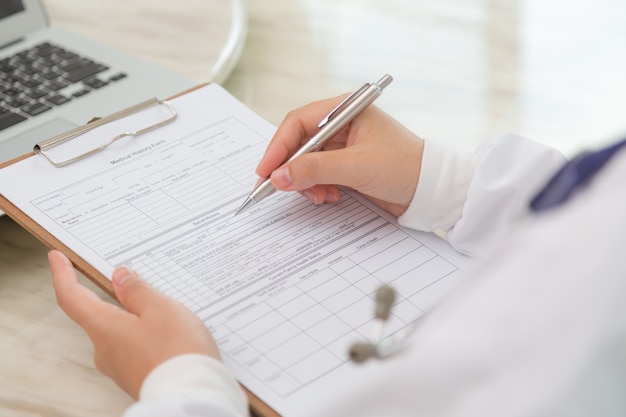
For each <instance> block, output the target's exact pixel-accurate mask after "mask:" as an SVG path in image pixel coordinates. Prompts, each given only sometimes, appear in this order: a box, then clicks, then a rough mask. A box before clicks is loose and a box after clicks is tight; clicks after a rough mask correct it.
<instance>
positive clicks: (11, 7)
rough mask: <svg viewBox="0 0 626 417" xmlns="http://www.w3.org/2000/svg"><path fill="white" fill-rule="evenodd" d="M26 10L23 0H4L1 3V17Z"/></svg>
mask: <svg viewBox="0 0 626 417" xmlns="http://www.w3.org/2000/svg"><path fill="white" fill-rule="evenodd" d="M22 10H24V3H22V0H2V2H1V3H0V19H4V18H5V17H7V16H11V15H12V14H15V13H17V12H21V11H22Z"/></svg>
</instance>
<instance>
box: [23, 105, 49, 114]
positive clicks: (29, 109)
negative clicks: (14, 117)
mask: <svg viewBox="0 0 626 417" xmlns="http://www.w3.org/2000/svg"><path fill="white" fill-rule="evenodd" d="M51 108H52V107H50V106H48V105H46V104H43V103H40V102H36V103H32V104H29V105H27V106H24V107H22V108H21V109H20V110H21V111H23V112H24V113H27V114H30V115H31V116H36V115H38V114H41V113H43V112H45V111H47V110H50V109H51Z"/></svg>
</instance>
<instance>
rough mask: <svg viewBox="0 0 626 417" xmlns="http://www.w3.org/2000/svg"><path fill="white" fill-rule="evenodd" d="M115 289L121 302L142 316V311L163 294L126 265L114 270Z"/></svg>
mask: <svg viewBox="0 0 626 417" xmlns="http://www.w3.org/2000/svg"><path fill="white" fill-rule="evenodd" d="M112 280H113V289H114V291H115V296H116V297H117V299H118V300H119V302H120V303H121V304H122V305H123V306H124V307H125V308H126V310H128V311H129V312H130V313H132V314H135V315H137V316H141V314H142V312H143V311H144V310H145V309H146V308H147V307H149V306H151V305H154V304H155V303H156V302H157V301H159V300H162V299H163V296H162V295H161V293H159V292H158V291H157V290H156V289H155V288H153V287H152V286H151V285H150V284H149V283H147V282H146V281H144V280H143V279H141V278H140V277H139V275H137V273H136V272H135V271H133V270H131V269H128V268H126V267H119V268H117V269H116V270H115V271H114V272H113V277H112Z"/></svg>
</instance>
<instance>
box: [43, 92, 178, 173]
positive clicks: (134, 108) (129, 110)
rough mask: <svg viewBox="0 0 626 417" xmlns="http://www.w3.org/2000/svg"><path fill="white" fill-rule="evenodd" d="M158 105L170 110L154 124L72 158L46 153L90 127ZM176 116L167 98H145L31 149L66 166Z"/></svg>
mask: <svg viewBox="0 0 626 417" xmlns="http://www.w3.org/2000/svg"><path fill="white" fill-rule="evenodd" d="M158 105H163V106H165V107H166V108H167V109H168V110H169V111H170V112H171V115H170V116H169V117H168V118H166V119H164V120H161V121H160V122H157V123H154V124H152V125H150V126H147V127H144V128H143V129H139V130H134V131H130V132H122V133H120V134H119V135H117V136H115V137H113V138H111V139H109V141H107V142H106V143H104V144H103V145H100V146H98V147H96V148H93V149H91V150H89V151H87V152H83V153H81V154H80V155H77V156H75V157H73V158H70V159H67V160H64V161H56V160H55V159H54V158H53V157H52V156H51V155H50V153H48V150H50V149H52V148H54V147H55V146H58V145H60V144H62V143H65V142H67V141H69V140H72V139H74V138H76V137H78V136H81V135H83V134H85V133H87V132H88V131H90V130H92V129H95V128H97V127H99V126H102V125H104V124H107V123H110V122H113V121H116V120H119V119H122V118H124V117H126V116H130V115H131V114H134V113H137V112H139V111H141V110H144V109H147V108H149V107H152V106H158ZM177 117H178V113H177V112H176V109H174V107H173V106H172V104H171V103H170V102H169V101H167V100H159V99H157V98H151V99H150V100H146V101H144V102H142V103H139V104H135V105H134V106H132V107H128V108H126V109H124V110H121V111H119V112H117V113H113V114H111V115H109V116H106V117H102V118H96V119H93V120H92V121H90V122H88V123H87V124H86V125H83V126H79V127H77V128H75V129H72V130H70V131H68V132H65V133H62V134H60V135H57V136H54V137H52V138H50V139H47V140H45V141H43V142H40V143H38V144H36V145H35V146H34V148H33V150H34V151H35V153H37V154H41V155H43V156H45V157H46V159H47V160H48V161H50V163H51V164H52V165H54V166H55V167H57V168H60V167H63V166H66V165H70V164H72V163H74V162H76V161H80V160H81V159H84V158H87V157H89V156H91V155H93V154H95V153H98V152H100V151H102V150H104V149H105V148H106V147H108V146H109V145H111V144H112V143H113V142H115V141H117V140H119V139H121V138H124V137H127V136H139V135H142V134H144V133H147V132H150V131H151V130H154V129H158V128H159V127H161V126H163V125H166V124H168V123H171V122H173V121H174V120H176V118H177Z"/></svg>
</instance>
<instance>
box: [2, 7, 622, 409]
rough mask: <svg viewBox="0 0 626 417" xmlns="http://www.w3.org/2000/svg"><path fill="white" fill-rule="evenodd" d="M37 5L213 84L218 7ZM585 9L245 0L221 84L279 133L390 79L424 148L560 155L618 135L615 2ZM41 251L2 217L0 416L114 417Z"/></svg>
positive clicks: (401, 112)
mask: <svg viewBox="0 0 626 417" xmlns="http://www.w3.org/2000/svg"><path fill="white" fill-rule="evenodd" d="M47 3H48V4H49V7H50V15H51V19H52V20H53V22H55V23H58V24H64V25H67V26H71V27H73V28H75V29H77V30H81V31H85V33H89V34H91V36H94V37H97V38H99V39H101V40H102V41H104V42H107V43H109V44H112V45H114V46H118V47H120V48H123V49H126V50H129V51H130V52H133V53H136V54H138V55H141V56H142V57H144V58H146V59H150V60H153V61H154V62H157V63H160V64H161V65H164V66H167V67H169V68H170V69H173V70H175V71H178V72H180V73H182V74H184V75H187V76H189V77H190V78H193V79H195V80H197V81H198V82H200V81H205V80H207V79H209V78H210V77H211V76H210V73H211V68H212V67H213V66H214V65H215V56H216V55H215V53H216V50H218V49H219V47H220V45H221V43H220V42H219V41H215V39H217V38H216V37H215V36H216V35H212V32H211V31H212V30H217V28H218V26H219V25H220V24H221V23H223V20H220V19H216V14H215V13H212V12H211V7H222V6H219V5H218V3H221V4H222V5H223V3H224V2H223V1H220V0H215V1H209V0H179V1H178V2H175V4H176V8H175V10H174V9H172V10H168V9H167V7H168V6H167V5H165V4H164V5H161V3H168V2H153V1H152V2H150V1H147V0H142V1H139V0H137V1H133V2H123V3H124V7H127V6H128V5H129V4H131V3H132V5H133V7H134V9H132V10H130V11H129V10H126V12H125V13H124V14H123V16H120V15H119V14H116V13H117V12H115V10H114V8H115V7H116V6H115V4H116V3H122V2H114V1H111V2H97V3H98V7H102V6H103V5H104V4H105V3H106V5H107V7H109V5H111V6H110V7H112V9H110V10H112V11H111V12H110V14H109V15H108V16H117V17H115V18H108V19H92V18H90V16H94V14H93V13H92V12H91V10H93V9H92V7H93V5H94V4H95V3H96V0H48V1H47ZM587 3H590V4H584V5H578V6H576V7H573V6H572V5H571V2H568V1H567V0H553V1H550V2H545V1H542V0H517V1H516V0H487V1H484V2H466V1H463V0H427V1H421V2H415V1H414V0H394V1H385V0H380V1H378V0H376V1H369V2H362V1H361V0H345V1H341V2H337V1H335V0H299V1H295V0H265V1H263V2H255V1H250V2H248V4H247V7H248V10H247V12H248V16H249V20H248V37H247V43H246V46H245V48H244V49H243V53H242V55H241V59H240V60H239V61H238V64H237V66H236V67H235V68H234V72H233V73H232V75H231V76H230V78H228V79H227V80H226V81H225V82H224V85H225V86H226V88H227V89H229V90H230V91H231V92H233V93H234V94H235V95H236V96H238V97H239V98H240V99H241V100H242V101H243V102H245V103H246V104H248V105H249V106H250V107H252V108H253V109H254V110H256V111H258V112H259V113H260V114H261V115H263V116H265V117H266V118H267V119H268V120H270V121H271V122H273V123H279V122H280V120H281V119H282V117H283V116H284V114H285V113H286V112H287V111H289V110H290V109H292V108H294V107H297V106H300V105H303V104H305V103H307V102H309V101H312V100H315V99H319V98H323V97H327V96H331V95H336V94H339V93H342V92H344V91H348V90H351V89H354V88H355V87H356V86H358V85H360V84H361V83H362V82H364V81H370V80H374V79H377V78H378V77H379V76H380V75H382V74H383V73H385V72H389V73H391V74H392V75H394V77H395V81H394V83H393V84H392V85H391V86H390V87H389V88H388V89H387V91H386V92H385V95H384V96H383V97H382V98H381V99H379V100H378V101H377V105H379V106H381V107H383V108H384V109H385V110H387V111H389V112H390V113H391V114H392V115H394V116H395V117H396V118H397V119H399V120H400V121H401V122H403V123H405V124H406V125H407V126H409V127H410V128H412V129H413V130H414V131H416V132H417V133H418V134H420V135H422V136H423V137H425V138H427V139H429V140H437V141H439V142H441V143H443V144H447V145H450V146H461V147H467V148H473V147H474V146H476V145H477V144H478V143H480V142H481V141H483V140H484V139H486V138H487V137H489V136H492V135H494V134H497V133H500V132H505V131H508V132H517V133H520V134H523V135H526V136H529V137H532V138H534V139H536V140H538V141H543V142H545V143H548V144H551V145H553V146H556V147H558V148H559V149H561V150H563V151H564V152H565V153H567V154H572V153H574V152H576V151H577V150H578V149H580V148H581V147H583V146H584V145H589V146H599V145H601V144H602V143H605V142H607V141H610V140H612V139H615V138H616V137H617V136H619V135H621V134H624V133H625V132H626V119H624V117H623V115H624V114H626V84H625V83H623V80H622V79H623V74H624V73H626V56H625V55H624V54H622V53H620V51H621V50H622V46H623V44H624V43H625V41H626V24H624V23H625V22H623V20H624V16H626V13H625V12H626V5H623V4H621V3H619V2H614V1H610V0H597V1H595V2H587ZM618 3H619V4H618ZM157 4H158V6H156V5H157ZM173 4H174V3H173ZM181 4H183V5H184V7H180V5H181ZM146 5H150V7H148V6H146ZM616 7H619V8H621V10H615V8H616ZM159 8H160V10H156V9H159ZM216 10H218V9H216ZM98 13H102V12H98ZM97 16H102V14H99V15H97ZM163 35H167V36H166V38H167V39H164V38H163V37H162V36H163ZM130 39H132V42H131V41H130ZM124 40H126V41H124ZM181 45H184V46H181ZM211 54H213V55H211ZM218 54H219V53H218ZM211 56H213V58H211ZM251 169H253V168H252V167H251ZM46 253H47V250H46V249H45V248H44V247H43V246H42V245H40V244H39V243H38V242H37V241H35V240H34V239H33V238H31V237H30V236H29V235H28V234H27V233H26V232H25V231H23V230H21V229H19V228H18V227H17V226H16V225H15V224H14V223H13V222H12V221H11V220H10V219H8V218H6V217H3V218H0V332H2V337H0V416H12V417H13V416H17V417H22V416H24V417H25V416H29V417H30V416H57V415H58V416H86V415H88V416H102V417H104V416H119V415H120V414H121V413H122V411H123V410H124V409H125V408H126V407H127V406H128V405H129V404H130V399H129V398H128V397H127V396H126V395H125V394H123V393H122V392H121V391H119V390H118V389H117V387H116V386H115V385H114V384H113V383H111V382H110V381H109V380H107V379H106V378H104V377H103V376H101V375H100V374H98V372H97V371H95V369H94V367H93V364H92V350H91V344H90V342H89V340H88V339H87V338H86V336H85V335H84V334H83V333H82V331H81V330H80V329H79V328H77V327H76V326H75V325H74V324H73V323H72V322H71V321H70V320H69V319H67V318H66V317H65V316H64V315H63V313H62V312H60V311H59V309H58V308H57V306H56V303H55V300H54V295H53V293H52V290H51V286H50V277H49V271H48V266H47V260H46ZM87 285H89V284H87Z"/></svg>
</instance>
